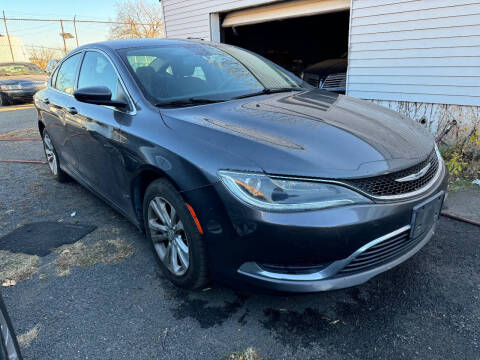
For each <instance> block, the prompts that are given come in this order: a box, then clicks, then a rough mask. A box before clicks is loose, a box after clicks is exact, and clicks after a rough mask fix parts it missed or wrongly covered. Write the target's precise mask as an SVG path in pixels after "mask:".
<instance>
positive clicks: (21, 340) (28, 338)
mask: <svg viewBox="0 0 480 360" xmlns="http://www.w3.org/2000/svg"><path fill="white" fill-rule="evenodd" d="M39 332H40V324H37V325H35V327H34V328H33V329H30V330H28V331H27V332H26V333H24V334H21V335H19V336H18V337H17V340H18V345H20V346H21V347H22V348H26V347H28V346H29V345H30V343H31V342H32V341H33V340H35V339H36V338H37V336H38V333H39Z"/></svg>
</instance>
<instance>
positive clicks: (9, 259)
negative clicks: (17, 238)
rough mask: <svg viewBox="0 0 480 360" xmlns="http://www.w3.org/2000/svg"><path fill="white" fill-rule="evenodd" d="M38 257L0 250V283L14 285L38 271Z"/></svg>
mask: <svg viewBox="0 0 480 360" xmlns="http://www.w3.org/2000/svg"><path fill="white" fill-rule="evenodd" d="M39 264H40V259H39V258H38V256H35V255H28V254H22V253H11V252H10V251H5V250H0V284H2V286H14V285H16V284H17V283H19V282H20V281H23V280H27V279H29V278H31V277H32V276H33V275H34V274H36V273H37V272H38V266H39Z"/></svg>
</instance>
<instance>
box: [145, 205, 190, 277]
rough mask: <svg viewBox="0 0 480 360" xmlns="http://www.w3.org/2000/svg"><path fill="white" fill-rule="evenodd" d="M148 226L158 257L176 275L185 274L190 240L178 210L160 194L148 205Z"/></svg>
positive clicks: (188, 260) (187, 265)
mask: <svg viewBox="0 0 480 360" xmlns="http://www.w3.org/2000/svg"><path fill="white" fill-rule="evenodd" d="M148 227H149V230H150V236H151V238H152V241H153V246H154V248H155V251H156V252H157V255H158V257H159V258H160V260H161V261H162V262H163V264H164V265H165V266H166V267H167V268H168V270H169V271H170V272H171V273H172V274H174V275H175V276H182V275H184V274H185V273H186V272H187V270H188V267H189V265H190V255H189V253H190V251H189V250H190V248H189V242H188V239H187V236H186V233H185V230H184V227H183V223H182V221H181V220H180V218H179V216H178V213H177V211H176V210H175V208H174V207H173V206H172V204H171V203H170V202H168V201H167V200H165V199H164V198H162V197H160V196H156V197H154V198H153V199H152V200H150V203H149V205H148Z"/></svg>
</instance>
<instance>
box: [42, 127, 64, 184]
mask: <svg viewBox="0 0 480 360" xmlns="http://www.w3.org/2000/svg"><path fill="white" fill-rule="evenodd" d="M42 140H43V150H44V152H45V157H46V158H47V162H48V166H49V168H50V172H51V173H52V175H53V177H54V178H55V180H57V181H58V182H59V183H63V182H66V181H68V179H69V177H68V175H67V174H66V173H65V172H64V171H63V170H62V169H61V168H60V162H59V161H58V155H57V151H56V150H55V146H54V145H53V142H52V139H51V138H50V135H48V132H47V129H43V132H42Z"/></svg>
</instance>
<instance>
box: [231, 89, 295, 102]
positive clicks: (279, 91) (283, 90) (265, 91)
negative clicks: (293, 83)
mask: <svg viewBox="0 0 480 360" xmlns="http://www.w3.org/2000/svg"><path fill="white" fill-rule="evenodd" d="M303 90H305V89H304V88H301V87H282V88H265V89H262V90H260V91H256V92H253V93H249V94H245V95H240V96H235V97H233V98H232V99H244V98H247V97H252V96H257V95H264V94H275V93H281V92H290V91H303Z"/></svg>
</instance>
